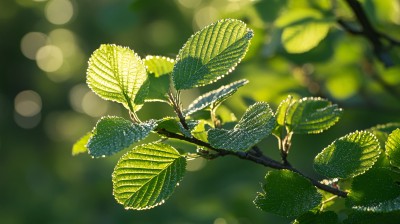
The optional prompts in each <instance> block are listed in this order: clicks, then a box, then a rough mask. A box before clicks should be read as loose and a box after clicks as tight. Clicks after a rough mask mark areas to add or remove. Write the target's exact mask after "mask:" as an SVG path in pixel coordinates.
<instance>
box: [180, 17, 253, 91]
mask: <svg viewBox="0 0 400 224" xmlns="http://www.w3.org/2000/svg"><path fill="white" fill-rule="evenodd" d="M252 37H253V31H252V30H250V29H248V28H247V27H246V24H245V23H243V22H242V21H240V20H235V19H224V20H219V21H217V22H216V23H214V24H211V25H209V26H207V27H205V28H204V29H202V30H200V31H199V32H197V33H195V34H194V35H193V36H192V37H190V38H189V40H188V41H187V42H186V43H185V45H184V46H183V48H182V49H181V50H180V51H179V54H178V57H177V60H176V63H175V66H174V69H173V72H172V79H173V83H174V85H175V88H176V89H177V90H182V89H190V88H193V87H197V86H204V85H207V84H210V83H212V82H215V81H216V80H218V79H220V78H222V77H223V76H224V75H226V74H229V73H231V72H232V71H233V69H234V68H235V67H236V65H237V64H238V63H239V62H240V61H241V60H242V58H243V57H244V55H245V54H246V52H247V49H248V47H249V44H250V39H251V38H252Z"/></svg>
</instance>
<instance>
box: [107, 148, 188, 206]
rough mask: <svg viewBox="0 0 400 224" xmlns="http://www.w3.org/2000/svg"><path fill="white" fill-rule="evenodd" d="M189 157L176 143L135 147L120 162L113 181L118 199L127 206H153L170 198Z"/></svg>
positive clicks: (116, 167)
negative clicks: (181, 152)
mask: <svg viewBox="0 0 400 224" xmlns="http://www.w3.org/2000/svg"><path fill="white" fill-rule="evenodd" d="M185 167H186V159H185V158H184V157H182V156H181V155H180V154H179V152H178V151H177V150H176V149H175V148H173V147H172V146H169V145H166V144H163V143H151V144H147V145H141V146H138V147H135V148H133V149H132V150H131V151H129V152H128V153H126V154H125V155H124V156H122V157H121V159H120V160H119V161H118V163H117V165H116V166H115V169H114V172H113V175H112V181H113V193H114V196H115V199H116V200H117V201H118V202H119V203H120V204H122V205H124V207H125V208H126V209H135V210H142V209H150V208H153V207H155V206H157V205H161V204H163V203H164V202H165V200H167V199H168V198H169V197H170V196H171V194H172V192H173V190H174V189H175V187H176V186H177V185H178V184H179V182H180V181H181V180H182V178H183V175H184V174H185Z"/></svg>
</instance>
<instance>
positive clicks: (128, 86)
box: [87, 44, 147, 112]
mask: <svg viewBox="0 0 400 224" xmlns="http://www.w3.org/2000/svg"><path fill="white" fill-rule="evenodd" d="M146 79H147V73H146V67H145V65H144V63H143V61H142V60H141V59H140V57H139V56H138V55H137V54H136V53H135V52H133V51H132V50H131V49H129V48H127V47H121V46H117V45H108V44H102V45H101V46H100V48H98V49H97V50H96V51H94V52H93V54H92V56H91V57H90V59H89V67H88V69H87V84H88V86H89V87H90V88H91V89H92V90H93V92H95V93H96V94H97V95H99V96H100V97H102V98H103V99H106V100H111V101H115V102H118V103H122V104H123V105H124V107H125V108H126V109H128V110H131V111H133V112H134V111H138V110H139V109H140V108H141V105H140V104H139V105H136V104H135V103H134V102H135V97H136V95H137V93H138V92H139V89H140V88H141V86H142V85H143V83H144V82H145V81H146ZM136 101H137V100H136ZM139 101H140V100H139Z"/></svg>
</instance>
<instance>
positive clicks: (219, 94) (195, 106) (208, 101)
mask: <svg viewBox="0 0 400 224" xmlns="http://www.w3.org/2000/svg"><path fill="white" fill-rule="evenodd" d="M248 82H249V81H247V80H246V79H242V80H239V81H236V82H233V83H230V84H228V85H225V86H221V87H220V88H218V89H216V90H213V91H210V92H208V93H206V94H203V95H201V96H200V97H198V98H197V99H195V100H194V101H193V103H191V104H190V105H189V106H188V108H187V110H185V111H184V114H185V116H188V115H191V114H193V113H195V112H197V111H199V110H202V109H204V108H206V107H208V106H211V105H213V104H219V103H221V102H222V101H224V100H225V99H226V98H228V97H229V96H231V95H232V94H234V93H235V92H236V91H237V90H238V89H239V88H240V87H242V86H244V85H246V84H247V83H248Z"/></svg>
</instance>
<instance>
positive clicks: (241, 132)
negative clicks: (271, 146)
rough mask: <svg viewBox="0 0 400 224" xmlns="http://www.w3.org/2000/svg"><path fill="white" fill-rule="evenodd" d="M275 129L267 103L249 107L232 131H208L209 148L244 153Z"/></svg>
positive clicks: (272, 115) (273, 118)
mask: <svg viewBox="0 0 400 224" xmlns="http://www.w3.org/2000/svg"><path fill="white" fill-rule="evenodd" d="M274 127H275V117H274V114H273V112H272V110H271V108H270V107H269V105H268V104H267V103H264V102H259V103H255V104H253V105H252V106H250V107H249V108H248V109H247V110H246V112H245V113H244V115H243V117H242V118H241V119H240V121H239V123H238V124H237V125H235V127H234V128H233V129H232V130H226V129H218V128H216V129H210V130H209V131H208V141H209V143H210V144H211V146H213V147H215V148H219V149H226V150H232V151H244V150H247V149H249V148H250V147H251V146H253V145H255V144H257V143H258V142H260V141H261V140H262V139H263V138H265V137H266V136H268V135H269V134H271V132H272V130H273V128H274Z"/></svg>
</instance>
